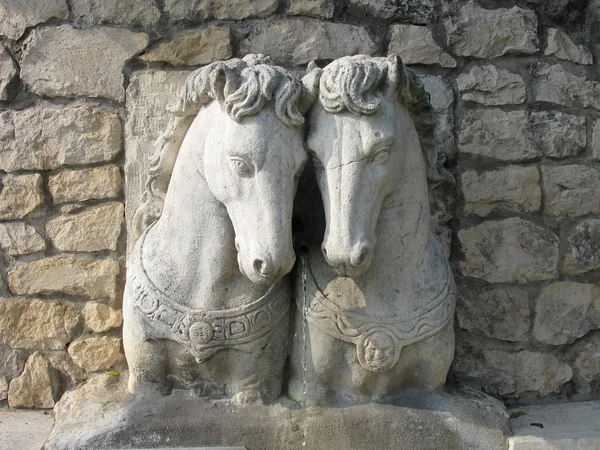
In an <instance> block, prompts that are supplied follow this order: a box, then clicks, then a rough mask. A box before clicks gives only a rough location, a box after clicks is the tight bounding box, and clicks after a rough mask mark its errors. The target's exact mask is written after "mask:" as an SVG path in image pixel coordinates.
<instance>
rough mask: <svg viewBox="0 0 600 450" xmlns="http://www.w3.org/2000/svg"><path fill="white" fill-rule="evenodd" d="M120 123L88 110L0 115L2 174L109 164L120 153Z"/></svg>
mask: <svg viewBox="0 0 600 450" xmlns="http://www.w3.org/2000/svg"><path fill="white" fill-rule="evenodd" d="M121 132H122V130H121V122H120V120H119V117H118V116H117V115H116V114H113V113H107V112H104V111H101V110H99V109H95V108H90V107H89V106H65V107H64V108H56V107H44V106H42V107H33V108H28V109H25V110H22V111H10V110H9V111H4V112H2V113H0V156H1V157H0V170H5V171H7V172H12V171H15V170H50V169H56V168H58V167H61V166H64V165H69V166H70V165H78V164H90V163H97V162H101V161H110V160H111V159H113V158H115V156H117V155H118V154H119V153H120V151H121Z"/></svg>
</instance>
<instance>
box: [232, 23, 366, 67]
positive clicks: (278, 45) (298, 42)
mask: <svg viewBox="0 0 600 450" xmlns="http://www.w3.org/2000/svg"><path fill="white" fill-rule="evenodd" d="M375 51H377V46H376V44H375V42H373V40H372V39H371V38H370V37H369V34H368V33H367V30H365V29H364V28H362V27H358V26H354V25H347V24H342V23H330V22H315V21H311V20H304V19H287V20H279V21H276V22H265V23H260V24H259V25H258V26H257V27H256V29H255V30H254V31H253V32H252V33H250V35H249V36H248V37H247V38H246V39H244V40H243V41H242V42H241V43H240V53H241V54H242V55H246V54H248V53H265V54H267V55H270V56H272V57H273V58H275V59H290V60H291V61H292V62H293V63H295V64H306V63H308V62H310V61H313V60H315V59H335V58H339V57H341V56H345V55H355V54H359V53H365V54H371V53H374V52H375Z"/></svg>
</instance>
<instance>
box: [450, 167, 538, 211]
mask: <svg viewBox="0 0 600 450" xmlns="http://www.w3.org/2000/svg"><path fill="white" fill-rule="evenodd" d="M539 181H540V174H539V172H538V170H537V168H535V167H518V166H509V167H505V168H502V169H500V170H492V171H488V172H482V173H481V174H477V172H475V171H473V170H469V171H467V172H464V173H463V174H461V186H462V193H463V196H464V201H465V203H464V207H463V212H464V214H466V215H469V214H477V215H479V216H483V217H485V216H487V215H488V214H489V213H490V212H492V211H497V210H501V211H502V210H504V211H514V212H518V211H537V210H539V209H540V206H541V204H542V190H541V188H540V184H539Z"/></svg>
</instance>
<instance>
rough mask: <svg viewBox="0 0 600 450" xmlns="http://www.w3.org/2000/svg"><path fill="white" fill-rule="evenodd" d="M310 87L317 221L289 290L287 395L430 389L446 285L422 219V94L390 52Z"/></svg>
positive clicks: (449, 343) (444, 318) (425, 212)
mask: <svg viewBox="0 0 600 450" xmlns="http://www.w3.org/2000/svg"><path fill="white" fill-rule="evenodd" d="M314 71H316V72H318V73H321V69H317V68H315V69H314ZM319 91H320V92H319V102H318V103H317V104H316V105H315V106H314V107H313V108H312V109H311V111H310V113H309V130H310V131H309V135H308V140H307V144H308V147H309V149H310V151H311V153H312V156H313V160H314V165H315V173H316V178H317V182H318V185H319V189H320V191H321V196H322V200H323V205H324V209H325V221H326V228H325V231H324V238H323V241H322V246H321V248H322V252H320V251H318V249H312V250H314V251H310V252H309V256H308V270H307V271H308V274H307V275H306V277H305V291H306V299H305V301H304V302H303V301H302V297H303V296H302V295H301V294H300V295H297V297H298V300H299V303H300V305H299V309H300V310H301V311H300V312H299V313H298V314H296V319H295V327H296V333H295V337H294V338H293V344H292V354H291V361H292V362H291V379H290V383H289V391H290V394H291V396H292V397H293V398H295V399H296V400H300V401H306V402H307V403H309V404H310V403H334V404H348V403H350V404H351V403H359V402H365V401H367V402H368V401H371V400H373V399H377V398H381V397H386V396H393V395H395V394H397V393H399V392H400V391H402V390H409V389H415V390H422V391H433V390H435V389H436V388H438V387H440V386H441V385H442V384H443V383H444V382H445V379H446V375H447V373H448V370H449V367H450V364H451V362H452V359H453V355H454V332H453V314H454V304H455V288H454V282H453V278H452V274H451V271H450V267H449V264H448V262H447V260H446V257H445V256H444V254H443V253H442V251H441V249H440V246H439V244H438V242H437V241H436V239H435V238H434V236H433V235H432V231H431V226H430V211H429V197H428V184H427V181H428V179H429V180H430V181H433V182H436V181H439V180H440V179H441V177H440V175H439V172H438V171H437V169H436V163H437V156H436V153H435V148H434V146H433V142H432V141H431V137H432V127H433V120H432V112H431V106H430V104H429V97H428V94H427V93H426V92H425V90H424V88H423V85H422V83H421V82H420V81H419V80H418V78H417V77H416V75H415V74H414V73H413V72H412V71H411V70H409V69H407V68H406V67H404V66H403V64H402V61H400V59H399V58H398V57H396V56H390V57H388V58H374V57H373V58H372V57H367V56H352V57H345V58H341V59H339V60H336V61H334V62H333V63H331V64H329V65H328V66H327V67H326V68H325V69H323V70H322V74H321V77H320V86H319ZM419 135H420V136H421V139H419Z"/></svg>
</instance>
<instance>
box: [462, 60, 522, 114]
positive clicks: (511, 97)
mask: <svg viewBox="0 0 600 450" xmlns="http://www.w3.org/2000/svg"><path fill="white" fill-rule="evenodd" d="M456 83H457V85H458V92H459V93H460V95H461V98H462V99H463V100H465V101H473V102H477V103H481V104H482V105H511V104H520V103H523V102H524V101H525V99H526V87H525V81H524V80H523V77H522V76H521V75H519V74H516V73H512V72H509V71H508V70H505V69H501V68H498V67H496V66H494V65H492V64H488V65H485V66H473V67H472V68H471V70H469V72H468V73H461V74H460V75H459V76H458V77H457V78H456Z"/></svg>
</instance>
